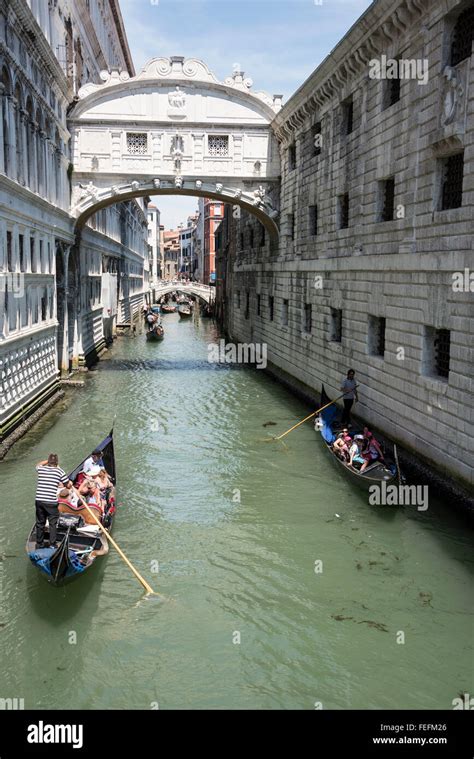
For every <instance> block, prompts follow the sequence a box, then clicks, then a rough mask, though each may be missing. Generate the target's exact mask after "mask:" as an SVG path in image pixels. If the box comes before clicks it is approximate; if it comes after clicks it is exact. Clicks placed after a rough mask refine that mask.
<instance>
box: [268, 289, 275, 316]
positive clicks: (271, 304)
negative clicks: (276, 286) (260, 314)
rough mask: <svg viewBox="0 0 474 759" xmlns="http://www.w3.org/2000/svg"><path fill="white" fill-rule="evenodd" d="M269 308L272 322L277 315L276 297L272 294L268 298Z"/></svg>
mask: <svg viewBox="0 0 474 759" xmlns="http://www.w3.org/2000/svg"><path fill="white" fill-rule="evenodd" d="M268 309H269V311H270V321H271V322H272V321H273V319H274V316H275V298H274V297H273V295H270V296H269V298H268Z"/></svg>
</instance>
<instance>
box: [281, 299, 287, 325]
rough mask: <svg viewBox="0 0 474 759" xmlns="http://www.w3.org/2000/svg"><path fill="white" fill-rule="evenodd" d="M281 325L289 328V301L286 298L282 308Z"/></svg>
mask: <svg viewBox="0 0 474 759" xmlns="http://www.w3.org/2000/svg"><path fill="white" fill-rule="evenodd" d="M281 323H282V326H283V327H287V326H288V300H287V299H286V298H285V300H284V301H283V303H282V306H281Z"/></svg>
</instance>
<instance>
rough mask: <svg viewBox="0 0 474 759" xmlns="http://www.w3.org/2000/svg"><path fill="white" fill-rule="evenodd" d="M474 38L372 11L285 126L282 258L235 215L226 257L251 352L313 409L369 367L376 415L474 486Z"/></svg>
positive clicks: (279, 118)
mask: <svg viewBox="0 0 474 759" xmlns="http://www.w3.org/2000/svg"><path fill="white" fill-rule="evenodd" d="M473 25H474V3H473V2H472V0H470V1H469V2H466V1H465V0H443V1H441V0H395V2H394V0H378V2H375V3H373V4H372V5H371V6H370V8H369V9H368V10H367V11H366V13H365V14H364V15H363V16H362V17H361V19H360V20H359V21H358V22H357V23H356V24H355V25H354V26H353V27H352V29H351V30H350V31H349V32H348V34H347V35H346V36H345V37H344V38H343V40H342V41H341V42H340V43H339V44H338V45H337V47H336V48H335V49H334V50H333V52H332V53H331V54H330V55H329V56H328V57H327V58H326V59H325V60H324V61H323V62H322V63H321V65H320V66H319V67H318V68H317V69H316V70H315V71H314V73H313V74H312V75H311V76H310V77H309V79H308V80H307V81H306V82H305V83H304V84H303V85H302V86H301V87H300V88H299V90H298V91H297V92H296V93H295V94H294V95H293V96H292V98H291V99H290V100H289V102H288V103H286V105H285V106H284V107H283V109H282V110H281V111H280V112H279V113H278V114H277V115H276V117H275V119H274V121H273V124H272V126H273V128H274V131H275V134H276V135H277V138H278V140H279V146H280V157H281V167H282V175H281V204H280V231H281V237H280V242H279V245H278V246H272V245H270V242H269V241H268V240H265V235H264V233H263V234H262V233H261V230H260V225H259V223H258V222H257V221H256V220H255V219H252V217H250V216H248V214H246V213H242V214H240V218H238V217H239V214H232V209H231V208H228V209H227V213H226V218H225V219H224V223H223V225H221V226H222V229H221V230H220V232H219V254H218V261H217V278H218V291H220V293H221V298H220V309H221V311H225V313H224V314H223V315H224V316H225V319H226V322H227V328H228V331H229V333H230V335H231V336H232V337H233V338H234V339H236V340H240V341H245V342H248V341H256V342H265V343H267V345H268V357H269V361H270V362H271V364H272V366H273V368H274V370H275V371H276V372H277V373H279V374H281V375H282V376H286V377H288V378H291V380H292V381H293V383H296V384H298V385H299V386H300V387H301V388H302V389H304V390H307V391H308V392H309V393H310V394H313V396H314V395H315V394H316V393H318V392H319V391H320V389H321V384H322V383H324V385H325V387H326V390H327V392H328V393H329V394H330V395H331V396H332V397H335V396H337V395H339V394H340V390H339V389H340V385H341V380H342V378H343V376H345V374H346V371H347V369H348V368H349V367H353V368H354V369H355V371H356V376H357V379H358V382H359V383H360V390H359V394H360V403H359V404H358V407H357V410H358V413H359V414H360V416H361V417H363V418H364V419H365V420H367V421H368V422H369V423H370V424H371V425H373V426H374V427H376V428H379V429H381V430H384V431H385V432H386V433H387V435H389V436H391V437H392V438H393V439H394V440H396V441H399V442H400V443H401V444H402V445H403V446H405V447H406V448H408V449H411V450H413V451H415V452H416V453H417V454H418V456H419V457H421V458H422V459H424V460H426V461H427V462H429V463H431V464H432V465H434V466H435V467H436V468H437V469H438V470H439V471H442V472H445V473H447V474H448V475H449V476H451V477H453V478H456V479H458V480H459V481H461V482H462V483H463V484H467V485H471V486H472V484H473V482H474V468H473V453H472V440H471V438H472V435H471V430H472V424H473V421H474V392H473V391H474V377H473V365H474V362H473V358H474V356H473V342H472V334H473V327H474V307H473V291H474V274H473V231H474V221H473V212H474V129H473V127H474V56H473V48H472V43H473ZM222 296H225V298H224V297H222ZM226 303H227V305H226Z"/></svg>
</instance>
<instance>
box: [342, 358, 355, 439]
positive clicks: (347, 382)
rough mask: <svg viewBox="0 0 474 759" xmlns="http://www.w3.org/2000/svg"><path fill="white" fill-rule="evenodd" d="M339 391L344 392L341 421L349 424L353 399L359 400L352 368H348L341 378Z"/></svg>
mask: <svg viewBox="0 0 474 759" xmlns="http://www.w3.org/2000/svg"><path fill="white" fill-rule="evenodd" d="M341 392H342V393H344V396H343V401H344V411H343V412H342V419H341V423H342V424H343V425H347V426H349V425H350V422H351V408H352V406H353V404H354V401H356V402H357V401H358V400H359V396H358V395H357V382H356V380H355V371H354V369H349V371H348V372H347V376H346V377H345V378H344V379H343V381H342V384H341Z"/></svg>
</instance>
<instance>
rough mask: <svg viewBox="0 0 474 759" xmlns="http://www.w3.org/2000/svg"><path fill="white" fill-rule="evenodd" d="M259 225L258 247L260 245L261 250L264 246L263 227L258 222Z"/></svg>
mask: <svg viewBox="0 0 474 759" xmlns="http://www.w3.org/2000/svg"><path fill="white" fill-rule="evenodd" d="M259 224H260V227H259V229H260V243H259V245H260V247H261V248H263V246H264V245H265V227H264V226H263V224H261V223H260V222H259Z"/></svg>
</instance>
